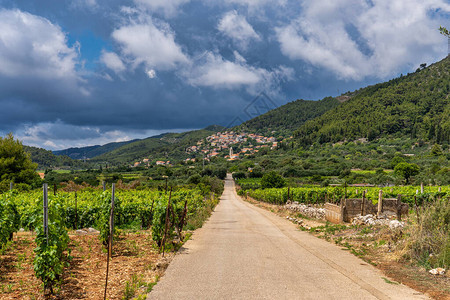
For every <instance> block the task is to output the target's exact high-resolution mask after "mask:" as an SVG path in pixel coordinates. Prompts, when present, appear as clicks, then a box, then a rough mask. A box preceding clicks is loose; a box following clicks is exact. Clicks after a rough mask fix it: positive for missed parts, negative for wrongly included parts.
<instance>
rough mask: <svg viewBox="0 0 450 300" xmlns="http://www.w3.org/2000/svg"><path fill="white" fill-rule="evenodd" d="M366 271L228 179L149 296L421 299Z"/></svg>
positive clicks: (364, 266)
mask: <svg viewBox="0 0 450 300" xmlns="http://www.w3.org/2000/svg"><path fill="white" fill-rule="evenodd" d="M383 277H385V276H384V275H383V274H382V273H381V272H380V271H378V270H377V269H375V268H374V267H373V266H371V265H369V264H367V263H365V262H364V261H362V260H361V259H359V258H357V257H355V256H353V255H352V254H350V253H348V251H343V250H342V247H338V246H335V245H333V244H331V243H328V242H326V241H324V240H321V239H318V238H316V237H314V236H312V235H310V234H308V233H306V232H302V231H300V230H298V229H297V227H296V226H295V225H294V224H293V223H291V222H289V221H288V220H285V219H283V218H280V217H279V216H277V215H275V214H273V213H271V212H269V211H266V210H264V209H261V208H258V207H255V206H253V205H251V204H249V203H247V202H244V201H242V200H241V199H240V197H239V196H237V194H236V192H235V189H234V182H233V180H232V179H231V178H230V177H229V176H228V177H227V179H226V181H225V191H224V193H223V195H222V197H221V201H220V203H219V205H218V206H217V207H216V209H215V212H214V213H213V214H212V216H211V217H210V219H209V220H208V221H207V222H206V223H205V225H204V226H203V227H202V228H200V229H198V230H197V231H195V233H194V234H193V235H192V239H191V240H189V241H188V242H187V243H186V244H185V245H184V247H183V248H182V249H181V251H180V253H179V254H178V255H177V256H176V257H175V258H174V260H173V261H172V262H171V264H170V265H169V267H168V269H167V271H166V274H165V275H164V276H163V277H162V278H161V280H160V282H159V283H158V284H157V285H156V286H155V287H154V289H153V291H152V292H151V293H150V294H149V295H148V299H402V300H404V299H427V297H426V296H424V295H423V294H421V293H420V292H417V291H415V290H412V289H410V288H408V287H406V286H404V285H396V284H392V283H391V284H389V283H386V281H385V280H384V279H383Z"/></svg>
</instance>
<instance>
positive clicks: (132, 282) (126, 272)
mask: <svg viewBox="0 0 450 300" xmlns="http://www.w3.org/2000/svg"><path fill="white" fill-rule="evenodd" d="M69 235H70V244H69V247H70V249H71V253H70V254H71V256H72V259H71V260H70V261H69V266H68V267H67V268H66V269H65V270H64V274H63V278H62V284H61V285H60V286H59V288H57V289H56V295H53V296H46V297H44V296H43V288H42V283H41V282H40V280H39V279H37V278H36V277H35V275H34V270H33V258H34V253H33V249H34V248H35V247H36V244H35V243H34V238H35V236H33V235H32V234H31V233H19V234H17V235H15V236H14V241H13V242H12V243H11V244H10V245H9V247H8V248H7V249H6V250H5V251H3V254H1V255H0V298H1V299H103V295H104V289H105V276H106V256H107V254H106V251H105V249H104V247H103V245H102V243H101V242H100V240H99V237H98V235H91V234H86V235H77V234H75V233H71V234H69ZM173 256H174V254H173V252H171V253H166V254H165V257H164V258H162V256H161V255H160V254H158V249H155V246H154V243H153V240H152V238H151V232H150V231H149V230H142V231H133V232H131V231H128V232H127V231H122V233H121V235H120V237H119V238H118V240H117V241H115V243H114V244H113V255H112V259H111V261H110V273H109V279H108V289H107V298H108V299H122V298H123V297H125V298H126V299H131V297H133V296H137V295H139V294H146V293H147V292H148V291H149V290H150V289H151V287H152V286H153V284H154V283H155V282H156V281H157V280H158V278H159V277H160V276H162V275H163V273H164V271H165V269H166V268H167V266H168V264H169V262H170V260H171V259H172V257H173Z"/></svg>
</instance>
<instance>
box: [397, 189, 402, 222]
mask: <svg viewBox="0 0 450 300" xmlns="http://www.w3.org/2000/svg"><path fill="white" fill-rule="evenodd" d="M397 219H398V220H399V221H401V220H402V195H398V196H397Z"/></svg>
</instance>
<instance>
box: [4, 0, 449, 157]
mask: <svg viewBox="0 0 450 300" xmlns="http://www.w3.org/2000/svg"><path fill="white" fill-rule="evenodd" d="M449 19H450V1H448V0H396V1H392V0H365V1H363V0H359V1H358V0H335V1H329V0H315V1H300V0H297V1H290V0H280V1H269V0H223V1H213V0H128V1H120V0H52V1H50V0H40V1H34V0H22V1H5V0H0V107H1V109H0V134H1V135H5V134H6V133H8V132H13V133H14V134H15V136H16V137H17V138H19V139H21V140H22V141H23V142H24V144H27V145H33V146H39V147H43V148H46V149H51V150H55V149H63V148H68V147H73V146H86V145H94V144H104V143H107V142H113V141H123V140H128V139H133V138H144V137H148V136H151V135H155V134H159V133H162V132H168V131H171V132H179V131H184V130H189V129H197V128H203V127H206V126H208V125H211V124H220V125H228V124H229V123H230V122H231V121H232V120H234V119H235V118H236V117H238V118H245V115H243V110H244V109H245V107H246V106H247V105H248V104H249V103H250V102H251V101H252V100H253V99H254V98H255V97H256V96H257V95H259V94H260V93H262V92H264V93H265V94H266V95H268V96H269V97H270V98H271V99H272V101H273V102H274V103H276V104H277V105H282V104H285V103H287V102H290V101H293V100H296V99H311V100H318V99H322V98H324V97H326V96H336V95H339V94H340V93H344V92H346V91H349V90H355V89H358V88H360V87H364V86H367V85H370V84H374V83H377V82H381V81H385V80H388V79H391V78H393V77H397V76H399V75H400V74H401V73H403V74H406V73H408V72H413V71H414V70H415V69H416V68H417V67H418V66H419V65H420V64H421V63H424V62H425V63H428V64H430V63H433V62H436V61H438V60H441V59H442V58H444V57H445V56H446V55H447V41H446V40H445V38H444V37H443V36H441V35H439V32H438V28H439V26H440V25H443V26H447V27H449V26H450V24H449Z"/></svg>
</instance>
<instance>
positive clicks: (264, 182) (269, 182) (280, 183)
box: [261, 171, 286, 189]
mask: <svg viewBox="0 0 450 300" xmlns="http://www.w3.org/2000/svg"><path fill="white" fill-rule="evenodd" d="M285 185H286V181H285V180H284V178H283V177H281V175H279V174H278V173H277V172H275V171H271V172H269V173H266V174H264V176H263V177H262V179H261V187H262V188H263V189H270V188H282V187H284V186H285Z"/></svg>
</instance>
